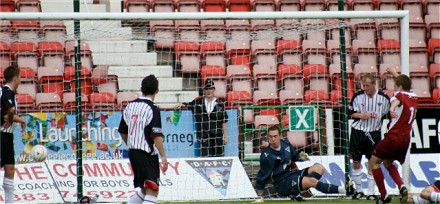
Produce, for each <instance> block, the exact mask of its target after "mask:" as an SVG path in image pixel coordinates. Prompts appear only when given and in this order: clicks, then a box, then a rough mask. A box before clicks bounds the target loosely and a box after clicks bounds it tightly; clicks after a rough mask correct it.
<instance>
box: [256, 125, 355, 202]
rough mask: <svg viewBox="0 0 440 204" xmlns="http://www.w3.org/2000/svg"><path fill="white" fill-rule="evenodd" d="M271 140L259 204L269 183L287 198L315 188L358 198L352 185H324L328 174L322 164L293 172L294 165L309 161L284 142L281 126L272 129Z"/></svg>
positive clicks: (264, 160) (263, 155)
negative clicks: (324, 177)
mask: <svg viewBox="0 0 440 204" xmlns="http://www.w3.org/2000/svg"><path fill="white" fill-rule="evenodd" d="M268 138H269V143H270V146H269V147H268V148H266V149H265V150H264V151H263V152H262V153H261V156H260V170H259V171H258V174H257V183H256V189H257V194H258V199H257V200H256V201H255V202H263V190H264V186H265V185H266V183H267V181H268V180H269V179H272V180H273V183H274V185H275V189H276V191H277V192H278V193H279V194H282V195H286V196H290V195H298V194H300V193H301V192H302V191H306V190H308V189H309V188H311V187H313V188H316V190H318V191H321V192H323V193H332V194H336V193H339V194H348V195H352V194H354V187H353V184H352V182H349V184H350V185H347V186H346V187H342V186H341V187H338V186H335V185H332V184H328V183H323V182H320V181H319V179H321V176H322V175H323V174H324V171H325V169H324V167H323V166H322V165H321V164H315V165H313V166H310V167H308V168H305V169H302V170H293V171H292V169H291V164H292V162H295V161H305V160H309V158H308V156H307V154H305V153H304V152H301V153H298V152H297V151H296V149H295V148H293V147H292V145H291V144H290V143H289V142H288V141H285V140H282V139H281V134H280V128H279V127H278V126H271V127H269V129H268Z"/></svg>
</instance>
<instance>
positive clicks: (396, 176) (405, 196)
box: [383, 160, 408, 202]
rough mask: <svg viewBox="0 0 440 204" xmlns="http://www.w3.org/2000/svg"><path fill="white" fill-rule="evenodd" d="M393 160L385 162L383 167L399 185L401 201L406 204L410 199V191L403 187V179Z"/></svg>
mask: <svg viewBox="0 0 440 204" xmlns="http://www.w3.org/2000/svg"><path fill="white" fill-rule="evenodd" d="M393 162H394V161H393V160H392V161H390V160H384V161H383V165H384V167H385V168H386V169H387V170H388V173H389V174H390V176H391V178H392V179H393V181H394V182H395V183H396V184H397V186H398V188H399V192H400V201H401V202H404V201H406V200H407V199H408V189H407V188H406V187H405V185H403V180H402V177H400V174H399V171H398V170H397V168H396V166H395V165H394V164H393Z"/></svg>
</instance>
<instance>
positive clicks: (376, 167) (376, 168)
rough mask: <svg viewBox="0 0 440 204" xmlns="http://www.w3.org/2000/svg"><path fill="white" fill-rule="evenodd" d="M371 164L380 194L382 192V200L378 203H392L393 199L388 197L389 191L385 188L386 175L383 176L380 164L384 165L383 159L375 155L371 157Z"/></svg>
mask: <svg viewBox="0 0 440 204" xmlns="http://www.w3.org/2000/svg"><path fill="white" fill-rule="evenodd" d="M369 163H370V165H369V166H371V168H372V172H373V176H374V180H375V181H376V185H377V187H378V188H379V192H380V200H378V201H382V203H389V202H391V197H389V196H388V195H387V190H386V188H385V181H384V175H383V172H382V169H381V168H380V163H382V159H381V158H379V157H377V156H375V155H373V156H371V159H370V161H369Z"/></svg>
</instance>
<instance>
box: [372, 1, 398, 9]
mask: <svg viewBox="0 0 440 204" xmlns="http://www.w3.org/2000/svg"><path fill="white" fill-rule="evenodd" d="M377 4H378V6H377V8H378V9H379V10H382V11H394V10H399V0H378V2H377Z"/></svg>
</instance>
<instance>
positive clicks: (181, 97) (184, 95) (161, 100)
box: [154, 91, 199, 108]
mask: <svg viewBox="0 0 440 204" xmlns="http://www.w3.org/2000/svg"><path fill="white" fill-rule="evenodd" d="M197 96H199V94H198V92H197V91H173V92H169V91H159V93H158V94H157V96H156V98H155V99H154V101H155V102H156V103H158V104H161V105H162V106H170V107H173V106H174V105H175V104H178V103H183V102H190V101H192V100H194V99H195V98H196V97H197ZM162 106H161V108H168V107H162Z"/></svg>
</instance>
